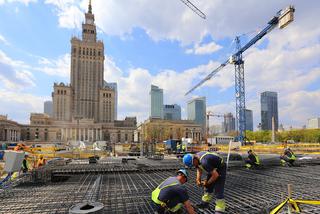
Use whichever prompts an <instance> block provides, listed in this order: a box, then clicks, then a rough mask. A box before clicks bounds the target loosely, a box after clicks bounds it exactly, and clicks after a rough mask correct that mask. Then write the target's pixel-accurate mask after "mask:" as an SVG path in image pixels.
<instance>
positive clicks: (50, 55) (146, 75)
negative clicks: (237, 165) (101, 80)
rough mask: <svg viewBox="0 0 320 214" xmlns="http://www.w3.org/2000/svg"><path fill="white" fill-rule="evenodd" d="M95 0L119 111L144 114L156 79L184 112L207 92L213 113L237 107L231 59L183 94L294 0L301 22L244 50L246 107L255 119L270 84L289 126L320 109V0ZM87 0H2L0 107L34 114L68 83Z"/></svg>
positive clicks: (17, 116) (15, 114)
mask: <svg viewBox="0 0 320 214" xmlns="http://www.w3.org/2000/svg"><path fill="white" fill-rule="evenodd" d="M92 2H93V13H94V14H95V18H96V24H97V26H98V30H99V34H98V38H99V39H101V40H103V41H104V45H105V55H106V60H105V80H106V81H109V82H111V81H116V82H117V83H118V89H119V110H118V113H119V114H118V118H119V119H122V118H124V117H125V116H126V115H128V116H137V117H138V120H139V121H143V120H144V119H146V118H147V116H148V111H149V98H148V92H149V88H150V84H151V83H152V84H156V85H159V86H160V87H162V88H163V89H164V93H165V98H164V100H165V102H166V103H168V104H173V103H177V104H180V105H181V106H182V109H183V113H182V115H183V116H184V117H186V111H185V109H186V102H187V100H188V99H190V98H191V97H193V96H206V97H207V106H208V109H210V110H212V111H214V112H216V113H226V112H235V104H234V68H233V66H231V65H229V66H227V67H226V68H225V69H223V70H222V71H221V72H220V73H219V74H218V75H217V76H215V77H214V78H213V79H212V80H210V81H209V82H208V83H207V84H206V85H205V86H204V87H201V88H200V89H198V90H196V91H195V92H194V93H192V94H191V95H190V96H187V97H185V96H184V93H185V92H186V91H187V90H188V89H190V88H191V87H192V86H193V85H194V84H195V83H197V81H199V80H200V79H201V78H203V77H204V76H205V75H207V74H208V73H210V71H211V70H213V69H214V68H216V67H217V66H218V65H219V63H221V62H222V61H224V60H226V59H227V58H228V56H229V55H230V53H232V52H233V51H234V43H233V42H232V41H233V38H234V37H235V36H236V35H241V34H245V35H244V36H242V37H241V39H242V43H243V44H244V43H245V42H246V41H247V40H248V39H249V38H251V37H252V36H253V35H254V34H256V33H257V32H258V30H259V29H260V30H261V29H262V28H263V27H265V25H266V23H267V22H268V20H269V19H270V18H271V17H272V16H273V15H274V14H275V13H276V12H277V11H278V10H279V9H282V8H284V7H285V6H287V5H289V4H294V5H295V7H296V14H295V21H294V22H293V23H292V24H290V25H289V26H288V27H287V28H286V29H284V30H279V29H275V30H274V31H273V32H271V33H270V34H268V35H267V36H266V38H264V39H263V40H262V41H261V42H259V43H258V44H257V45H255V46H254V47H252V48H251V49H249V50H248V51H247V52H246V53H245V54H244V56H245V75H246V96H247V108H249V109H252V110H253V112H254V126H257V124H258V122H259V121H260V104H259V94H260V93H261V92H262V91H265V90H272V91H277V92H279V120H280V123H283V124H284V125H285V126H286V127H289V126H294V127H301V126H302V125H304V124H306V121H307V119H308V118H311V117H317V116H320V110H319V109H320V90H319V85H320V84H319V83H320V78H319V75H320V57H319V54H320V29H319V25H318V21H317V20H319V18H320V15H319V13H318V9H319V8H320V3H319V2H317V1H313V2H311V3H310V2H308V3H304V2H303V1H289V0H287V1H276V0H272V1H259V2H258V1H256V2H255V1H250V0H244V1H242V3H241V5H237V4H236V2H237V1H235V0H229V1H223V2H222V1H219V0H212V1H211V0H210V1H209V0H193V2H194V3H195V4H196V5H198V7H199V8H200V9H202V10H203V12H204V13H206V15H207V19H206V20H203V19H201V18H200V17H198V16H197V15H196V14H194V13H193V12H192V11H191V10H190V9H189V8H187V7H185V5H184V4H182V3H181V2H180V1H179V0H154V1H147V0H139V1H138V0H121V1H119V0H93V1H92ZM87 4H88V1H87V0H81V1H80V0H78V1H77V0H65V1H62V0H45V1H41V0H0V98H1V100H2V104H1V105H0V114H8V116H9V118H11V119H14V120H17V121H19V122H22V123H27V122H28V119H29V113H30V112H42V111H43V104H42V103H43V101H44V100H47V99H51V91H52V88H53V83H54V82H61V81H62V82H66V83H69V66H70V60H69V52H70V38H71V37H72V36H80V33H81V22H82V21H83V19H84V12H85V11H86V10H87ZM159 8H161V10H160V9H159ZM306 14H308V16H306ZM216 120H217V119H216ZM212 123H213V124H214V123H220V121H212Z"/></svg>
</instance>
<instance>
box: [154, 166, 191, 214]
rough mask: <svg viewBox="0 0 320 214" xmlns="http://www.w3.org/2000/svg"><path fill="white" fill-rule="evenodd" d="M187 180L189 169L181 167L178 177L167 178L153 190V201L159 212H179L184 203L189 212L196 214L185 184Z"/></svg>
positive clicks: (160, 213)
mask: <svg viewBox="0 0 320 214" xmlns="http://www.w3.org/2000/svg"><path fill="white" fill-rule="evenodd" d="M187 180H188V174H187V171H186V170H185V169H180V170H179V171H178V172H177V176H176V177H169V178H167V179H166V180H164V181H163V182H162V183H161V184H160V185H159V186H158V187H157V188H156V189H155V190H154V191H153V192H152V201H153V203H154V205H155V207H156V209H157V212H158V213H159V214H163V213H179V212H181V211H182V210H181V208H182V206H183V205H184V207H185V209H186V210H187V212H188V213H189V214H195V211H194V209H193V207H192V205H191V202H190V201H189V196H188V192H187V190H186V189H185V187H184V186H183V184H184V183H185V182H187Z"/></svg>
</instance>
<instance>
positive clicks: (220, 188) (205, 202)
mask: <svg viewBox="0 0 320 214" xmlns="http://www.w3.org/2000/svg"><path fill="white" fill-rule="evenodd" d="M183 163H184V164H185V165H186V166H188V167H192V166H194V167H196V169H197V180H196V182H197V185H198V186H203V187H204V194H203V196H202V203H201V204H198V205H197V206H198V208H202V209H205V208H209V203H210V201H211V200H212V195H211V193H212V192H213V190H215V196H216V206H215V213H216V214H221V213H224V212H225V209H226V203H225V200H224V195H223V194H224V184H225V181H226V165H225V163H224V161H223V158H222V157H220V156H219V155H218V154H217V153H214V152H198V153H196V154H195V155H193V154H186V155H185V156H184V157H183ZM203 171H205V172H207V179H206V180H204V181H201V175H202V172H203Z"/></svg>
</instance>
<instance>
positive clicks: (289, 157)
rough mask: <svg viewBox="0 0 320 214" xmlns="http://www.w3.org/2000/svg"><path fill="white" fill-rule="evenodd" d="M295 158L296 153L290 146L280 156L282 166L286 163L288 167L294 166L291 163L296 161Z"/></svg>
mask: <svg viewBox="0 0 320 214" xmlns="http://www.w3.org/2000/svg"><path fill="white" fill-rule="evenodd" d="M296 159H297V157H296V155H295V154H294V153H293V151H292V150H291V149H290V148H287V149H285V150H284V153H283V155H281V156H280V161H281V165H282V166H285V165H286V164H288V166H290V167H291V166H294V165H293V163H294V162H295V161H296Z"/></svg>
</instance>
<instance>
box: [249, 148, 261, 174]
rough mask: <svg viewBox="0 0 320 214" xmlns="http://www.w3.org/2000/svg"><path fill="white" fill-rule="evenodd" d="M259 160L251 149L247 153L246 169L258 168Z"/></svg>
mask: <svg viewBox="0 0 320 214" xmlns="http://www.w3.org/2000/svg"><path fill="white" fill-rule="evenodd" d="M259 166H260V158H259V156H258V155H257V154H256V153H254V152H253V151H252V150H251V149H250V150H249V151H248V158H247V159H246V167H247V168H248V169H250V168H251V167H259Z"/></svg>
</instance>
